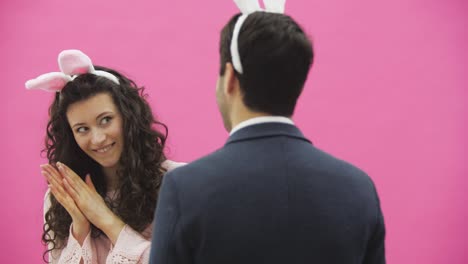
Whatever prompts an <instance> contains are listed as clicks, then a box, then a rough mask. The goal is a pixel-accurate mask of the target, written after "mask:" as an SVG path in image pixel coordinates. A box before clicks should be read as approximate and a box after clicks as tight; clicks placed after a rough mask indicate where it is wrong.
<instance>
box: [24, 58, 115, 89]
mask: <svg viewBox="0 0 468 264" xmlns="http://www.w3.org/2000/svg"><path fill="white" fill-rule="evenodd" d="M58 64H59V67H60V71H61V72H49V73H45V74H42V75H40V76H39V77H37V78H35V79H32V80H29V81H27V82H26V84H25V86H26V89H42V90H45V91H48V92H60V91H61V90H62V89H63V87H65V85H66V84H67V83H68V82H71V81H73V79H75V78H76V77H77V76H78V75H80V74H85V73H91V74H94V75H97V76H102V77H104V78H107V79H109V80H111V81H113V82H115V83H116V84H119V79H118V78H117V77H115V75H113V74H111V73H108V72H106V71H96V70H95V69H94V66H93V63H92V62H91V59H90V58H89V57H88V56H87V55H86V54H84V53H83V52H81V51H79V50H64V51H62V52H60V54H59V56H58Z"/></svg>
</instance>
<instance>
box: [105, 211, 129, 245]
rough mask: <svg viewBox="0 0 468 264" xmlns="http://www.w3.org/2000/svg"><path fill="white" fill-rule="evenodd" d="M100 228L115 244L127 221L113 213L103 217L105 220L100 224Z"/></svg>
mask: <svg viewBox="0 0 468 264" xmlns="http://www.w3.org/2000/svg"><path fill="white" fill-rule="evenodd" d="M100 225H101V226H100V227H99V229H101V230H102V232H104V234H106V235H107V237H108V238H109V239H110V241H111V242H112V244H113V245H115V243H116V242H117V239H118V238H119V235H120V232H121V231H122V229H123V228H124V226H125V223H124V222H123V221H122V220H121V219H120V218H119V217H117V216H116V215H115V214H112V215H111V216H109V217H105V218H103V222H102V223H101V224H100Z"/></svg>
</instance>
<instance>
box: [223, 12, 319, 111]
mask: <svg viewBox="0 0 468 264" xmlns="http://www.w3.org/2000/svg"><path fill="white" fill-rule="evenodd" d="M239 16H240V14H237V15H235V16H233V17H232V18H231V19H230V20H229V22H228V23H227V25H225V26H224V28H223V30H222V31H221V41H220V57H221V69H220V75H224V71H225V66H226V63H228V62H231V63H232V57H231V51H230V45H231V39H232V34H233V31H234V26H235V24H236V22H237V19H238V18H239ZM238 47H239V54H240V60H241V64H242V68H243V73H242V74H240V73H238V72H237V71H235V74H236V76H237V78H238V79H239V83H240V87H241V90H242V93H243V100H244V103H245V105H246V106H247V107H248V108H249V109H251V110H253V111H258V112H265V113H268V114H271V115H280V116H292V114H293V113H294V108H295V106H296V102H297V99H298V97H299V95H300V94H301V92H302V89H303V86H304V83H305V81H306V79H307V75H308V73H309V69H310V67H311V65H312V62H313V57H314V54H313V49H312V44H311V41H310V40H309V38H308V37H307V35H306V34H305V33H304V31H303V30H302V28H301V27H300V26H299V25H298V24H297V23H296V22H295V21H294V20H293V19H292V18H291V17H289V16H287V15H283V14H274V13H266V12H255V13H253V14H250V15H249V16H248V17H247V19H246V20H245V21H244V24H243V25H242V27H241V30H240V32H239V41H238Z"/></svg>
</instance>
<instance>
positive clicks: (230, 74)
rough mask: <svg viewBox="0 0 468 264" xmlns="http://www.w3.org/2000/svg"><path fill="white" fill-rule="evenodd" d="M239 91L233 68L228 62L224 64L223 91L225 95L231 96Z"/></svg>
mask: <svg viewBox="0 0 468 264" xmlns="http://www.w3.org/2000/svg"><path fill="white" fill-rule="evenodd" d="M238 89H239V80H238V79H237V77H236V74H235V70H234V67H233V66H232V64H231V63H230V62H227V63H226V67H225V69H224V91H223V93H224V94H225V95H232V94H233V93H235V92H236V91H237V90H238Z"/></svg>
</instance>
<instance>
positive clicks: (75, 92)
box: [42, 66, 167, 257]
mask: <svg viewBox="0 0 468 264" xmlns="http://www.w3.org/2000/svg"><path fill="white" fill-rule="evenodd" d="M95 68H96V69H98V70H104V71H107V72H110V73H112V74H113V75H115V76H116V77H117V78H118V79H119V82H120V85H118V84H116V83H114V82H112V81H111V80H109V79H106V78H104V77H100V76H96V75H94V74H83V75H80V76H78V77H76V78H75V79H74V80H73V81H72V82H69V83H68V84H67V85H66V86H65V87H64V88H63V89H62V91H61V92H60V93H57V94H56V96H55V99H54V101H53V103H52V105H51V106H50V109H49V116H50V119H49V122H48V124H47V136H46V140H45V149H44V150H43V152H44V153H46V154H47V158H48V160H49V163H50V164H55V163H56V162H58V161H60V162H62V163H64V164H67V165H68V166H69V167H70V168H71V169H72V170H74V171H75V172H76V173H77V174H78V175H80V177H82V178H83V177H84V175H86V174H87V173H89V174H90V175H91V177H92V180H93V183H94V185H95V187H96V189H97V191H98V193H99V194H100V195H101V196H102V197H104V198H105V197H106V193H107V189H106V179H105V177H104V175H103V172H102V169H101V166H100V165H99V164H98V163H97V162H96V161H94V160H93V159H91V158H90V157H89V156H87V155H86V154H85V153H84V152H83V151H82V150H81V149H80V147H79V146H78V144H77V143H76V141H75V139H74V137H73V133H72V130H71V128H70V126H69V123H68V120H67V116H66V112H67V109H68V107H69V106H70V104H73V103H75V102H79V101H82V100H86V99H88V98H90V97H92V96H95V95H97V94H101V93H108V94H109V95H111V97H112V99H113V102H114V103H115V105H116V106H117V109H118V110H119V111H120V114H121V115H122V120H123V129H122V130H123V134H124V135H123V137H124V147H123V151H122V154H121V157H120V161H119V165H120V166H119V167H120V169H119V170H118V172H117V175H118V177H119V180H118V183H119V185H118V189H117V197H115V199H114V201H112V202H111V201H109V200H108V199H105V200H106V203H107V204H108V206H109V207H111V209H112V210H113V211H114V213H115V214H116V215H118V216H119V217H120V218H121V219H122V220H123V221H124V222H125V223H126V224H127V225H129V226H130V227H132V228H133V229H134V230H136V231H139V232H141V231H143V230H144V229H145V228H146V227H147V226H148V224H150V223H151V222H152V221H153V217H154V210H155V207H156V202H157V197H158V191H159V187H160V185H161V182H162V176H163V174H164V172H165V169H164V168H163V167H162V163H163V162H164V161H165V160H166V157H165V155H164V152H163V150H164V145H165V142H166V137H167V127H166V126H165V125H164V124H162V123H160V122H158V121H156V120H155V118H154V117H153V114H152V111H151V108H150V106H149V105H148V103H147V101H146V94H145V93H144V88H143V87H141V88H139V87H137V86H136V84H135V83H134V82H133V81H132V80H129V79H128V78H126V77H125V76H123V75H121V74H120V73H118V72H116V71H115V70H111V69H108V68H104V67H99V66H96V67H95ZM155 125H159V126H161V127H162V128H163V129H164V133H160V132H158V131H157V130H156V129H155V128H154V126H155ZM46 199H47V198H46ZM50 201H51V207H50V208H49V210H48V211H47V212H46V214H45V223H44V228H43V229H44V230H43V234H42V241H43V242H44V243H45V244H47V245H48V246H49V247H48V248H49V249H48V250H46V251H45V252H44V257H45V255H46V254H47V253H49V252H50V251H52V250H54V249H59V248H62V247H63V246H64V244H65V241H66V239H67V237H68V235H69V228H70V225H71V223H72V219H71V216H70V215H69V214H68V212H67V211H66V210H65V208H64V207H63V206H62V205H61V204H60V203H58V202H57V200H56V199H55V198H54V197H53V195H50ZM51 234H52V235H51ZM92 235H93V236H94V237H97V236H99V235H102V232H101V231H100V230H98V229H97V228H96V227H94V226H93V227H92Z"/></svg>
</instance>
